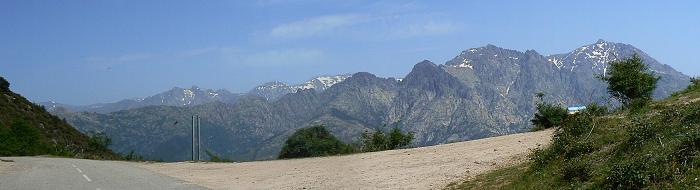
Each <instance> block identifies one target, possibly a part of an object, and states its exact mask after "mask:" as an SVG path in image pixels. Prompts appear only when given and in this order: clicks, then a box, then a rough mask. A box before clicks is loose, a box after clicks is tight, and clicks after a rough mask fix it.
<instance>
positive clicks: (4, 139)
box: [0, 121, 47, 156]
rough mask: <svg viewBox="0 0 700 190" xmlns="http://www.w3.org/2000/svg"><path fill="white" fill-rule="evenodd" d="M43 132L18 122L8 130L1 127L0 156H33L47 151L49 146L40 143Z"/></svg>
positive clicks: (25, 123) (23, 122)
mask: <svg viewBox="0 0 700 190" xmlns="http://www.w3.org/2000/svg"><path fill="white" fill-rule="evenodd" d="M39 138H41V131H39V129H37V128H34V127H31V126H30V125H29V124H28V123H27V122H25V121H17V122H14V123H13V124H12V126H11V127H10V128H9V129H8V128H5V127H3V126H0V155H3V156H32V155H35V154H38V153H39V152H42V151H45V150H46V149H47V146H46V145H45V144H43V143H41V142H40V141H39Z"/></svg>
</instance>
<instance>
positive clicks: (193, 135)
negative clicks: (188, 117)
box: [192, 115, 197, 161]
mask: <svg viewBox="0 0 700 190" xmlns="http://www.w3.org/2000/svg"><path fill="white" fill-rule="evenodd" d="M194 121H195V116H194V115H193V116H192V161H194V160H195V158H196V157H195V156H196V153H195V149H196V147H195V138H196V137H197V136H195V133H196V132H195V123H194Z"/></svg>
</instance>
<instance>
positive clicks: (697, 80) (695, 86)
mask: <svg viewBox="0 0 700 190" xmlns="http://www.w3.org/2000/svg"><path fill="white" fill-rule="evenodd" d="M695 90H700V77H692V78H690V85H688V88H687V89H686V90H685V92H690V91H695Z"/></svg>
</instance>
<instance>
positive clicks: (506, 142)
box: [140, 130, 553, 189]
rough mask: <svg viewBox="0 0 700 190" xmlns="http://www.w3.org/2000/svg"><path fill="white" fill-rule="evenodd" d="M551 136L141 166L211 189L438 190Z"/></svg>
mask: <svg viewBox="0 0 700 190" xmlns="http://www.w3.org/2000/svg"><path fill="white" fill-rule="evenodd" d="M552 132H553V131H552V130H547V131H539V132H531V133H521V134H514V135H507V136H500V137H493V138H487V139H480V140H474V141H467V142H459V143H452V144H445V145H438V146H430V147H420V148H412V149H402V150H391V151H383V152H372V153H362V154H353V155H346V156H332V157H322V158H307V159H293V160H274V161H258V162H244V163H186V162H178V163H146V164H141V165H140V166H141V167H144V168H146V169H150V170H152V171H154V172H157V173H161V174H164V175H168V176H172V177H175V178H179V179H181V180H184V181H187V182H191V183H195V184H198V185H202V186H205V187H208V188H212V189H304V188H305V189H440V188H443V187H444V186H446V185H447V184H449V183H450V182H455V181H460V180H463V179H464V178H467V177H470V176H475V175H478V174H481V173H484V172H486V171H490V170H493V169H496V168H500V167H503V166H508V165H512V164H515V163H517V162H518V161H519V160H523V156H524V155H526V154H527V153H528V152H529V149H532V148H536V147H538V146H542V145H546V144H548V143H549V140H550V139H551V135H552Z"/></svg>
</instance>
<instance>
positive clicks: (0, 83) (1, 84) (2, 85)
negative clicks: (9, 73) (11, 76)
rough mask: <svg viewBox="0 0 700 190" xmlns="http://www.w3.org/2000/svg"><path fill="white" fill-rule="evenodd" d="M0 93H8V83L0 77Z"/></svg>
mask: <svg viewBox="0 0 700 190" xmlns="http://www.w3.org/2000/svg"><path fill="white" fill-rule="evenodd" d="M0 91H4V92H7V91H10V82H8V81H7V80H5V78H3V77H1V76H0Z"/></svg>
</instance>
